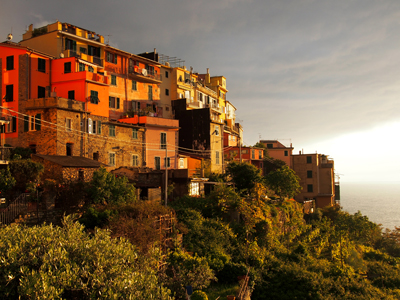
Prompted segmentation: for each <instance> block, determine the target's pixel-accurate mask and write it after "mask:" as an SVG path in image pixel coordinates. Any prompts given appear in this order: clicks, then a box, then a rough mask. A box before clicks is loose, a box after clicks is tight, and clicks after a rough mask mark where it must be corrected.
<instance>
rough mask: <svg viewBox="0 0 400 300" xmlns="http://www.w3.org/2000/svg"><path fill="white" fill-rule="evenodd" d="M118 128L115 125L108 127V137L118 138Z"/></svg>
mask: <svg viewBox="0 0 400 300" xmlns="http://www.w3.org/2000/svg"><path fill="white" fill-rule="evenodd" d="M116 131H117V130H116V128H115V125H109V127H108V136H110V137H116Z"/></svg>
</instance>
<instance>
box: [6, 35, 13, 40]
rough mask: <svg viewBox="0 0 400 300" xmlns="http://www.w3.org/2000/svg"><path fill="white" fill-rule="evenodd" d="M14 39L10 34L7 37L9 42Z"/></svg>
mask: <svg viewBox="0 0 400 300" xmlns="http://www.w3.org/2000/svg"><path fill="white" fill-rule="evenodd" d="M12 38H13V35H12V34H11V33H9V34H8V35H7V40H8V41H11V40H12Z"/></svg>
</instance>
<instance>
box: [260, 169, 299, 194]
mask: <svg viewBox="0 0 400 300" xmlns="http://www.w3.org/2000/svg"><path fill="white" fill-rule="evenodd" d="M265 178H266V181H267V185H268V186H269V187H270V188H271V189H272V190H273V191H275V193H276V194H277V195H278V196H279V197H280V198H283V197H288V198H293V197H294V196H295V195H296V194H298V193H299V192H300V191H301V186H300V184H299V182H300V178H299V176H297V175H296V173H295V172H294V171H293V170H292V169H290V168H289V167H288V166H282V167H281V168H279V169H277V170H276V171H272V172H270V173H269V174H268V175H267V176H266V177H265Z"/></svg>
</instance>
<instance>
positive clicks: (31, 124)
mask: <svg viewBox="0 0 400 300" xmlns="http://www.w3.org/2000/svg"><path fill="white" fill-rule="evenodd" d="M40 128H41V114H36V115H35V116H24V131H25V132H27V131H35V130H36V131H39V130H40Z"/></svg>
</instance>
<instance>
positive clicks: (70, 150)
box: [66, 143, 74, 156]
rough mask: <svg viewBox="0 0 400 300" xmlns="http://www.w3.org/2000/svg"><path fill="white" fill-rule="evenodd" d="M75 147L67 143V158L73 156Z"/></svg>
mask: <svg viewBox="0 0 400 300" xmlns="http://www.w3.org/2000/svg"><path fill="white" fill-rule="evenodd" d="M73 147H74V144H72V143H67V145H66V150H67V151H66V152H67V153H66V155H67V156H72V153H73V152H72V150H73Z"/></svg>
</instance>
